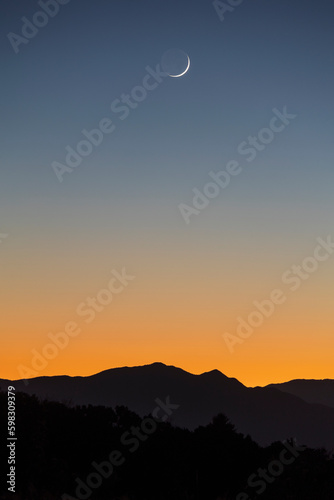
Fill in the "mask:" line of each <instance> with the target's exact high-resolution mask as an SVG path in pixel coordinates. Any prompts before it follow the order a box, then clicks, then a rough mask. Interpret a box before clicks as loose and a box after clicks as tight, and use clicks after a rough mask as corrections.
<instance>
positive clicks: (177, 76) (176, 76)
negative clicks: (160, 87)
mask: <svg viewBox="0 0 334 500" xmlns="http://www.w3.org/2000/svg"><path fill="white" fill-rule="evenodd" d="M187 58H188V63H187V67H186V69H185V70H184V71H183V73H180V74H179V75H169V76H171V77H172V78H179V77H180V76H183V75H185V74H186V73H187V71H188V69H189V68H190V59H189V56H187Z"/></svg>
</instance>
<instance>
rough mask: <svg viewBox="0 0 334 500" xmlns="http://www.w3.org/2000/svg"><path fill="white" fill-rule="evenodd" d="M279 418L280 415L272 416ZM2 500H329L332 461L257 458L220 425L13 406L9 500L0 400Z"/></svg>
mask: <svg viewBox="0 0 334 500" xmlns="http://www.w3.org/2000/svg"><path fill="white" fill-rule="evenodd" d="M278 418H279V415H278ZM0 432H1V437H2V439H1V449H0V460H1V468H0V470H1V472H2V474H1V485H0V499H1V500H7V499H11V500H21V499H22V500H53V499H58V500H60V499H63V500H66V499H67V500H72V499H77V500H82V499H91V500H121V499H122V500H125V499H130V500H165V499H166V500H167V499H168V500H170V499H173V500H218V499H219V500H249V499H255V498H260V499H262V500H267V499H270V500H276V499H277V500H285V499H286V500H297V499H298V500H301V499H303V500H315V499H317V500H333V498H334V461H333V458H332V457H330V456H329V454H328V453H327V452H326V451H325V450H312V449H308V448H306V447H303V446H301V445H302V443H296V442H294V441H293V439H292V438H290V439H289V440H288V441H287V442H285V443H281V442H276V443H273V444H272V445H271V446H268V447H266V448H262V447H260V446H258V445H257V444H256V443H255V442H254V441H252V439H251V438H250V437H249V436H243V435H242V434H240V433H237V432H236V431H235V429H234V426H233V425H232V424H231V423H230V422H229V421H228V419H227V418H226V417H225V416H224V415H218V416H216V417H215V418H213V420H212V422H211V423H210V424H209V425H207V426H205V427H199V428H198V429H196V430H195V431H192V432H191V431H189V430H186V429H180V428H175V427H173V426H172V425H171V424H170V423H169V422H168V421H166V422H164V421H158V420H157V419H156V418H152V417H151V416H147V417H146V418H144V419H143V418H141V417H139V416H138V415H136V414H135V413H133V412H131V411H130V410H128V409H127V408H125V407H116V408H115V409H112V408H106V407H93V406H80V407H79V406H76V407H71V405H69V404H61V403H55V402H50V401H39V400H38V399H37V398H36V397H34V396H28V395H27V394H24V393H18V394H17V396H16V432H17V438H18V439H17V443H16V464H15V465H16V493H15V494H13V493H11V492H8V490H7V486H8V485H7V484H6V474H7V473H8V468H9V466H8V464H7V457H8V448H7V445H6V443H7V394H5V393H0Z"/></svg>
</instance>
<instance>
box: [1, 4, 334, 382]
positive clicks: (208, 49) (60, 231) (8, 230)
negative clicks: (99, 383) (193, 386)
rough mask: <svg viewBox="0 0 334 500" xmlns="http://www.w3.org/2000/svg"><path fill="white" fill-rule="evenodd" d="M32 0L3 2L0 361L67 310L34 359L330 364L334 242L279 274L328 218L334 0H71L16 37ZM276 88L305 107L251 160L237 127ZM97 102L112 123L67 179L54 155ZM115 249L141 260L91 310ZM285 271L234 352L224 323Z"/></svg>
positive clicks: (243, 368)
mask: <svg viewBox="0 0 334 500" xmlns="http://www.w3.org/2000/svg"><path fill="white" fill-rule="evenodd" d="M38 10H41V8H40V7H39V5H38V3H37V2H25V1H23V0H17V1H15V2H3V4H2V5H1V6H0V12H1V16H0V17H1V44H0V47H1V57H2V69H3V70H2V79H1V80H2V82H1V83H2V84H1V86H2V91H1V94H0V102H1V117H2V120H1V143H2V147H1V183H0V210H1V211H0V213H1V217H0V234H8V236H7V237H6V238H2V239H0V241H1V243H0V269H1V305H2V314H1V324H2V328H1V330H2V336H1V340H2V342H1V344H2V347H1V358H2V359H1V373H0V377H1V378H11V379H17V378H21V377H20V375H19V371H18V366H19V365H24V366H26V367H31V366H32V358H33V354H32V352H31V351H32V350H33V349H36V350H37V351H38V352H42V349H43V347H44V346H45V345H46V344H47V343H49V342H50V340H49V338H48V334H49V333H50V332H53V333H57V332H60V331H62V330H63V329H64V325H66V324H67V323H68V322H70V321H75V322H77V324H78V325H79V327H80V334H79V335H77V336H76V337H73V338H71V339H70V342H69V344H68V346H67V347H66V348H65V349H63V350H59V354H58V355H57V356H56V357H55V358H54V359H50V360H49V361H48V362H47V366H46V367H45V368H43V369H41V370H40V371H39V372H38V375H57V374H59V375H60V374H68V375H89V374H93V373H96V372H98V371H102V370H104V369H108V368H113V367H116V366H123V365H128V366H133V365H142V364H147V363H152V362H154V361H161V362H164V363H166V364H173V365H176V366H179V367H181V368H183V369H185V370H188V371H191V372H193V373H201V372H204V371H209V370H212V369H215V368H217V369H219V370H220V371H222V372H223V373H225V374H226V375H227V376H230V377H236V378H238V379H239V380H240V381H241V382H243V383H244V384H246V385H264V384H267V383H270V382H282V381H286V380H290V379H293V378H334V369H333V352H334V337H333V304H332V300H331V299H330V298H331V297H332V296H333V295H332V288H333V278H334V254H333V255H332V256H331V257H330V258H329V259H328V260H327V261H325V262H321V263H320V265H319V269H318V270H317V271H316V272H314V273H313V274H312V275H311V276H310V278H309V279H307V280H305V281H303V282H302V284H301V286H300V288H299V289H298V290H296V291H295V292H293V293H292V292H291V291H290V290H289V286H288V285H287V284H283V283H282V275H283V273H284V272H286V271H287V270H289V268H291V266H292V265H294V264H299V263H301V262H302V261H303V260H304V259H305V258H306V257H308V256H310V255H312V254H313V251H314V248H315V247H316V245H317V242H316V239H317V238H318V237H322V238H326V237H327V236H328V235H330V234H332V236H333V238H334V228H333V181H334V173H333V158H334V154H333V130H334V129H333V125H334V118H333V117H334V99H333V83H334V56H333V46H334V32H333V16H334V6H333V3H332V2H331V1H330V0H328V1H325V0H318V1H317V2H316V3H315V2H314V1H313V0H312V1H310V0H304V1H303V2H291V0H270V1H269V2H268V0H257V1H251V0H248V1H247V0H245V1H244V2H243V3H241V4H240V5H239V6H238V7H235V9H234V11H233V12H227V13H226V15H225V19H224V20H223V21H221V20H220V19H219V16H218V14H217V12H216V11H215V8H214V6H213V4H212V2H211V1H204V0H201V1H194V0H185V1H182V2H180V1H176V0H171V1H168V2H165V1H164V2H162V1H158V0H154V1H153V0H145V1H144V2H135V1H133V0H112V1H106V0H94V2H92V1H89V0H80V1H79V0H70V1H69V2H68V4H66V5H61V6H60V8H59V12H58V14H57V15H55V16H54V17H53V18H50V19H49V22H48V24H47V25H46V26H44V27H41V28H39V31H38V33H37V34H36V35H35V36H34V37H33V38H31V39H30V40H28V43H26V44H24V43H22V44H20V45H19V47H18V53H15V51H14V49H13V47H12V45H11V43H10V41H9V39H8V37H7V34H8V33H9V32H13V33H16V34H18V35H21V30H22V25H23V21H22V17H24V16H25V17H26V18H28V19H30V20H31V19H32V18H33V16H34V14H35V12H36V11H38ZM170 48H179V49H181V50H183V51H185V52H186V53H187V54H188V55H189V57H190V60H191V66H190V69H189V71H188V73H187V74H186V75H184V76H183V77H181V78H170V77H166V78H164V79H163V81H162V83H161V84H159V85H158V87H157V88H156V89H155V90H152V91H151V92H149V93H148V96H147V98H146V99H144V100H143V101H142V102H140V103H139V105H138V107H137V108H136V109H133V110H131V113H130V114H129V116H128V117H127V118H126V119H125V120H123V121H122V120H120V115H117V114H116V113H114V112H113V111H112V110H111V108H110V105H111V103H112V102H113V101H114V100H115V99H118V98H120V96H121V95H122V94H123V93H125V94H127V93H130V92H131V91H132V89H133V88H134V87H135V86H138V85H141V83H142V81H143V78H144V76H145V75H146V74H147V70H146V69H145V68H146V67H147V66H150V67H151V68H155V67H156V65H157V64H158V63H159V62H160V60H161V57H162V55H163V54H164V52H165V51H166V50H168V49H170ZM151 81H152V80H151ZM284 106H286V107H287V110H288V112H289V113H292V114H295V115H297V116H296V118H295V119H293V120H292V121H291V123H290V125H289V126H287V127H286V128H285V130H284V131H282V132H281V133H277V134H276V135H275V137H274V140H273V141H272V142H271V143H270V144H268V145H267V146H266V148H265V149H264V150H263V151H261V152H259V153H258V155H257V158H256V159H255V160H254V161H253V162H247V161H246V156H241V155H240V153H238V145H239V144H240V143H241V142H243V141H245V140H247V138H248V136H249V135H257V134H258V132H259V131H260V130H261V129H262V128H263V127H267V126H268V124H269V122H270V120H271V118H272V116H273V111H272V110H273V108H277V109H278V110H283V108H284ZM102 118H110V119H111V120H112V121H113V124H114V125H115V130H114V131H113V132H112V133H111V134H109V135H105V136H104V139H103V142H102V144H101V145H99V146H98V147H96V148H94V150H93V152H92V154H90V155H89V156H87V157H85V158H84V159H83V161H82V163H81V164H80V165H79V166H78V167H76V169H75V170H74V171H73V172H72V173H70V174H65V175H64V177H63V182H62V183H60V182H59V181H58V179H57V177H56V175H55V172H54V171H53V168H52V163H53V162H54V161H58V162H62V163H64V158H65V153H66V151H65V147H66V146H67V145H70V146H71V147H74V148H75V147H76V145H77V143H78V142H79V141H80V140H82V139H84V137H83V135H82V133H81V131H82V130H83V129H87V130H91V129H93V128H96V127H97V125H98V123H99V122H100V120H101V119H102ZM229 160H238V161H239V162H240V165H241V167H242V173H241V174H240V175H238V176H235V177H234V178H232V179H231V182H230V185H229V186H228V187H226V188H225V189H224V190H221V192H220V194H219V195H218V196H217V197H216V198H214V199H212V200H211V201H210V204H209V206H208V207H207V208H206V209H204V210H203V211H201V213H199V214H198V215H193V216H192V217H191V219H190V223H189V224H188V225H187V224H186V223H185V221H184V220H183V218H182V216H181V213H180V210H179V207H178V206H179V204H180V203H185V204H191V202H192V197H193V196H194V194H193V192H192V189H193V188H198V189H199V190H202V189H203V187H204V186H205V184H206V183H207V182H209V181H210V180H211V179H210V177H209V172H210V171H212V170H213V171H216V172H217V171H219V170H222V169H224V168H225V166H226V164H227V162H228V161H229ZM122 268H125V269H126V271H127V272H128V273H129V274H131V275H133V276H135V279H133V280H132V281H131V282H130V283H129V285H128V286H127V287H126V288H125V289H124V290H123V291H122V293H120V294H118V295H114V297H113V300H112V302H111V304H110V305H108V306H106V307H105V308H104V310H103V311H101V312H99V313H97V314H96V317H95V318H94V320H93V321H92V322H90V323H86V322H85V318H84V317H80V316H78V314H77V307H78V305H79V304H81V303H82V302H84V301H85V300H86V298H87V297H88V296H91V297H94V296H96V295H97V293H98V292H99V291H100V290H101V289H103V288H105V287H106V285H107V283H108V282H109V281H110V279H111V271H112V270H118V271H119V272H120V271H121V270H122ZM276 288H280V289H282V290H283V291H284V292H285V294H286V297H287V299H286V302H285V303H284V304H282V305H279V306H277V308H276V309H275V312H274V313H273V315H272V316H271V317H270V318H267V319H266V320H265V321H264V322H263V324H262V325H261V326H260V327H259V328H256V329H255V330H254V332H253V334H252V335H251V336H250V337H249V338H248V339H246V340H245V341H244V343H243V344H240V345H236V347H235V352H233V353H231V352H229V350H228V348H227V346H226V343H225V341H224V338H223V337H222V335H223V334H224V333H225V332H229V333H231V334H235V332H236V327H237V318H238V317H239V316H242V317H243V318H246V317H247V315H248V314H249V313H251V312H252V311H253V310H254V305H253V302H254V301H261V300H263V299H266V298H268V297H269V295H270V293H271V291H272V290H274V289H276Z"/></svg>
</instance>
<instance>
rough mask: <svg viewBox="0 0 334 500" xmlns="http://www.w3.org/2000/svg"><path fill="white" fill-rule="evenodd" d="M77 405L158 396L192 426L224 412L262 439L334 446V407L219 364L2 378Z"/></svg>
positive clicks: (139, 404)
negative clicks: (230, 372) (197, 370)
mask: <svg viewBox="0 0 334 500" xmlns="http://www.w3.org/2000/svg"><path fill="white" fill-rule="evenodd" d="M9 382H10V383H13V385H14V386H15V387H16V391H23V392H26V393H28V394H35V395H37V396H38V397H39V398H40V399H47V400H50V401H57V402H66V403H70V404H71V405H88V404H91V405H104V406H108V407H115V406H117V405H124V406H127V407H128V408H129V409H131V410H132V411H134V412H136V413H138V414H139V415H141V416H142V415H144V414H148V413H150V412H152V411H153V409H154V408H155V407H156V406H157V403H156V400H157V399H159V400H160V401H162V402H165V403H166V402H167V400H166V398H167V397H169V401H170V403H171V404H173V405H178V408H177V409H176V410H173V411H171V412H170V415H169V421H170V422H172V423H173V424H175V425H178V426H180V427H183V428H187V429H190V430H193V429H195V428H196V427H198V426H199V425H207V424H208V423H209V422H210V421H211V419H212V417H214V416H215V415H217V414H218V413H224V414H225V415H226V416H227V417H228V418H229V419H230V420H231V422H233V424H234V425H235V426H236V429H237V431H238V432H241V433H243V434H245V435H247V434H249V435H250V436H251V437H252V438H253V439H254V440H255V441H256V442H258V443H259V444H261V445H269V444H270V443H272V442H274V441H281V440H284V439H287V438H290V437H293V438H296V439H297V441H298V442H299V443H302V444H306V445H307V446H310V447H325V448H327V449H329V450H332V449H334V433H333V429H334V408H331V407H328V406H324V405H319V404H311V403H308V402H306V401H303V400H302V399H301V398H299V397H297V396H295V395H292V394H288V393H285V392H283V391H282V390H279V389H277V388H276V387H264V388H261V387H256V388H247V387H245V386H244V385H243V384H241V383H240V382H238V381H237V380H236V379H234V378H228V377H226V376H225V375H223V374H222V373H221V372H219V371H218V370H214V371H211V372H208V373H203V374H201V375H193V374H191V373H188V372H186V371H184V370H181V369H179V368H175V367H173V366H166V365H164V364H162V363H154V364H152V365H146V366H139V367H132V368H129V367H124V368H115V369H111V370H106V371H103V372H101V373H98V374H96V375H92V376H89V377H68V376H56V377H37V378H34V379H30V380H29V381H28V382H29V383H28V385H25V383H24V381H15V382H11V381H7V380H0V388H1V389H3V390H5V389H6V387H7V385H8V383H9Z"/></svg>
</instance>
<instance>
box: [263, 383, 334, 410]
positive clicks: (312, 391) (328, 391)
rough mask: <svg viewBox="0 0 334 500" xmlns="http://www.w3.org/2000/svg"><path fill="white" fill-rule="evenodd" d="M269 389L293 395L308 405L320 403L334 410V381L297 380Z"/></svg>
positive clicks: (275, 385) (272, 385)
mask: <svg viewBox="0 0 334 500" xmlns="http://www.w3.org/2000/svg"><path fill="white" fill-rule="evenodd" d="M267 387H274V388H276V389H279V390H280V391H283V392H287V393H289V394H293V395H294V396H297V397H299V398H301V399H303V400H304V401H306V402H307V403H318V404H323V405H327V406H330V407H332V408H334V380H330V379H324V380H303V379H296V380H290V382H284V383H282V384H270V385H267Z"/></svg>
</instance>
